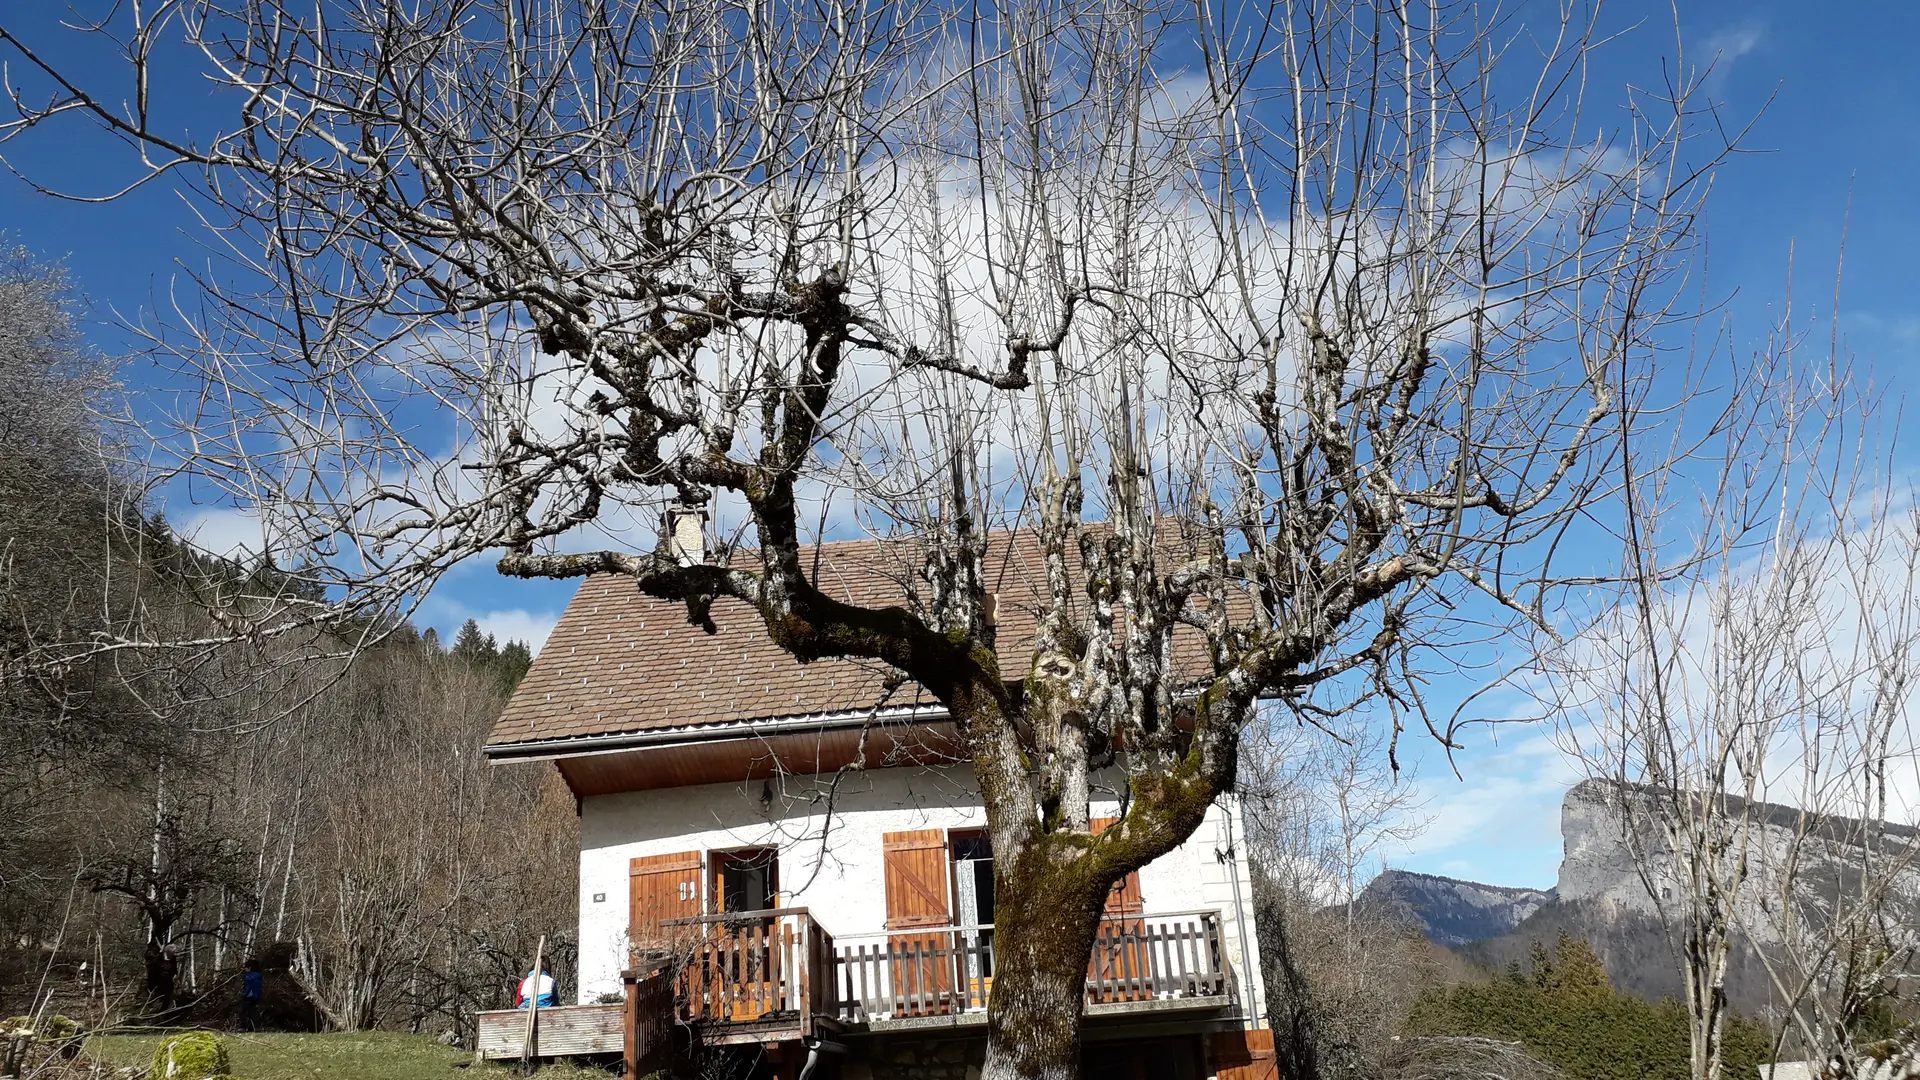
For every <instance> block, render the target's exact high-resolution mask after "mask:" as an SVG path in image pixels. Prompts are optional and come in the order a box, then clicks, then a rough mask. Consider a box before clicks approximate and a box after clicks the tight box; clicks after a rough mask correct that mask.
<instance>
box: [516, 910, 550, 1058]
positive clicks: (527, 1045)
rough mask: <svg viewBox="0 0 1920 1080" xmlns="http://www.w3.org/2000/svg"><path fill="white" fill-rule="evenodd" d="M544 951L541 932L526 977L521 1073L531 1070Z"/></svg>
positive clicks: (544, 936)
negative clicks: (525, 1012) (525, 1033)
mask: <svg viewBox="0 0 1920 1080" xmlns="http://www.w3.org/2000/svg"><path fill="white" fill-rule="evenodd" d="M546 952H547V935H545V934H541V935H540V943H539V944H537V945H535V946H534V947H533V974H532V975H529V976H528V977H527V982H528V984H529V985H528V989H529V990H530V991H531V993H529V994H528V995H527V1037H526V1038H525V1039H523V1040H522V1041H521V1043H520V1071H521V1072H523V1073H530V1072H532V1071H533V1024H534V1020H535V1018H537V1017H538V1016H539V1015H540V961H541V960H543V959H545V957H546Z"/></svg>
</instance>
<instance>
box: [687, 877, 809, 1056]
mask: <svg viewBox="0 0 1920 1080" xmlns="http://www.w3.org/2000/svg"><path fill="white" fill-rule="evenodd" d="M660 926H661V929H662V930H664V931H667V932H668V933H669V934H671V935H672V936H673V937H674V938H675V939H676V940H677V941H678V942H679V946H678V948H677V949H676V950H675V951H677V952H678V953H679V954H680V956H681V957H683V958H684V961H683V962H682V963H680V964H678V965H677V972H676V974H675V983H674V992H673V998H674V1006H675V1011H676V1012H677V1013H678V1015H679V1018H680V1020H681V1021H682V1022H684V1023H692V1022H696V1021H722V1022H728V1023H747V1022H751V1021H767V1022H773V1021H779V1020H786V1021H790V1022H792V1023H794V1024H797V1025H798V1026H799V1029H800V1034H802V1035H811V1034H813V1021H814V1019H815V1018H816V1017H820V1016H834V1015H837V1014H838V1013H839V1012H840V1004H839V998H838V996H837V994H836V993H835V990H834V971H833V969H834V945H833V935H831V934H829V933H827V931H826V930H825V929H824V928H823V927H821V925H820V924H819V923H817V922H815V921H813V917H812V916H811V915H809V914H808V913H807V909H806V908H772V909H768V910H765V911H741V912H728V913H727V914H724V915H705V916H701V917H699V918H692V919H673V920H668V921H665V922H662V923H661V924H660Z"/></svg>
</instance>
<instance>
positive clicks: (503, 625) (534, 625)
mask: <svg viewBox="0 0 1920 1080" xmlns="http://www.w3.org/2000/svg"><path fill="white" fill-rule="evenodd" d="M473 621H474V622H477V623H479V624H480V629H481V630H483V631H485V632H486V633H489V634H492V635H493V639H494V640H495V641H498V642H500V643H501V644H502V645H504V644H506V643H507V642H509V641H524V642H526V643H527V646H528V647H529V648H531V649H532V650H533V651H534V652H535V653H536V654H538V653H539V652H540V647H541V646H542V645H545V644H546V643H547V635H548V634H551V633H553V627H554V624H556V623H558V622H559V621H560V616H559V615H558V614H557V613H553V612H546V611H526V610H523V609H521V608H514V609H513V610H511V611H489V612H487V613H486V614H484V615H475V616H473Z"/></svg>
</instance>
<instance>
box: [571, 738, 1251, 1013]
mask: <svg viewBox="0 0 1920 1080" xmlns="http://www.w3.org/2000/svg"><path fill="white" fill-rule="evenodd" d="M769 793H771V796H772V797H771V798H770V799H769V798H766V796H767V795H768V794H769ZM1117 807H1118V803H1117V801H1116V800H1115V799H1112V798H1106V799H1101V798H1096V799H1095V800H1094V802H1093V808H1092V809H1093V815H1094V816H1095V817H1101V816H1110V815H1112V814H1114V813H1115V812H1116V811H1117ZM985 825H986V811H985V810H984V809H983V808H982V807H981V805H980V798H979V795H978V794H977V791H976V789H975V787H974V783H973V774H972V771H971V769H969V768H966V767H949V768H918V767H915V768H897V769H873V770H867V771H864V772H855V773H849V774H847V775H844V776H842V777H840V778H839V780H838V782H837V784H832V783H830V782H829V781H828V779H827V778H824V777H823V778H792V777H789V778H787V779H786V780H785V781H784V783H783V782H781V781H775V782H773V783H772V784H770V785H763V784H762V783H761V782H759V781H753V782H750V783H747V784H707V785H703V786H699V787H687V788H670V789H661V790H656V791H635V792H624V793H621V794H617V795H596V796H591V797H588V798H586V799H584V800H582V802H581V807H580V997H581V1000H582V1001H591V1000H593V999H594V997H595V996H597V995H599V994H601V993H608V992H614V991H618V990H619V989H620V969H621V967H622V965H623V962H624V958H625V951H626V930H627V870H628V863H629V860H631V859H634V858H638V857H641V856H646V855H664V854H669V853H672V852H678V851H702V852H706V851H714V850H725V849H728V848H739V847H775V848H778V849H779V852H780V889H781V894H782V902H783V903H784V904H787V905H790V906H804V907H807V908H809V909H810V910H811V912H812V914H813V917H814V918H815V919H816V920H818V921H819V922H820V924H821V925H823V926H825V927H826V928H827V930H828V931H829V932H831V933H832V934H833V935H834V936H835V938H836V939H837V940H844V939H846V938H849V937H852V936H855V935H859V934H868V933H879V932H880V931H882V930H884V929H885V927H886V886H885V881H884V877H883V873H882V869H883V856H882V852H881V837H882V834H884V833H889V832H899V831H903V830H907V829H936V828H937V829H966V828H980V827H983V826H985ZM823 830H824V836H823ZM1244 836H1245V830H1244V827H1243V826H1242V823H1241V822H1240V820H1239V815H1238V811H1237V809H1235V808H1233V807H1231V806H1223V805H1216V806H1214V807H1213V808H1212V809H1211V810H1209V811H1208V813H1207V820H1206V822H1205V823H1204V824H1202V825H1201V827H1200V829H1199V830H1198V831H1197V832H1195V833H1194V835H1193V836H1192V837H1191V838H1190V839H1189V840H1188V841H1187V843H1186V844H1184V845H1182V846H1181V847H1180V848H1178V849H1176V850H1174V851H1172V852H1169V853H1168V854H1167V855H1165V856H1163V857H1161V858H1160V859H1159V860H1157V861H1155V862H1154V863H1153V864H1151V865H1149V866H1147V867H1146V868H1145V869H1143V870H1142V871H1141V873H1140V892H1141V898H1142V899H1143V900H1144V902H1145V905H1146V911H1147V913H1148V914H1155V913H1161V912H1171V911H1185V910H1212V911H1219V912H1220V913H1221V916H1222V922H1223V926H1224V930H1225V933H1226V937H1227V950H1228V958H1229V960H1230V961H1231V962H1232V964H1233V966H1234V969H1235V971H1236V972H1237V973H1238V975H1239V978H1240V984H1241V988H1242V993H1243V995H1244V997H1245V1000H1244V1001H1243V1008H1244V1009H1246V1010H1247V1015H1250V1016H1263V1015H1264V1013H1265V999H1264V991H1263V988H1262V986H1261V982H1260V964H1259V953H1258V951H1257V946H1256V944H1255V942H1254V940H1253V939H1252V935H1253V912H1252V900H1253V883H1252V880H1251V878H1250V876H1249V872H1248V868H1247V862H1246V848H1245V840H1244ZM823 841H824V843H823ZM1229 852H1231V853H1232V855H1231V857H1229V855H1228V853H1229ZM1236 879H1237V884H1238V893H1237V896H1238V899H1239V901H1240V907H1239V909H1238V910H1237V912H1236V907H1235V901H1236V890H1235V885H1236ZM1243 931H1244V935H1245V938H1244V940H1243Z"/></svg>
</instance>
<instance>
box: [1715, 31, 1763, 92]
mask: <svg viewBox="0 0 1920 1080" xmlns="http://www.w3.org/2000/svg"><path fill="white" fill-rule="evenodd" d="M1766 38H1767V24H1766V23H1765V21H1763V20H1761V19H1758V18H1754V17H1752V16H1749V17H1747V18H1744V19H1741V20H1740V21H1739V22H1736V23H1732V24H1729V25H1727V26H1723V27H1721V28H1720V29H1718V30H1715V31H1714V32H1713V33H1711V34H1709V35H1707V39H1706V41H1705V42H1703V43H1702V44H1703V46H1704V49H1705V55H1704V56H1703V57H1702V58H1701V64H1700V66H1701V68H1702V69H1704V70H1707V72H1708V75H1707V85H1708V87H1709V89H1716V90H1717V89H1718V88H1719V87H1720V86H1721V85H1722V84H1724V83H1725V82H1726V79H1727V76H1728V74H1729V73H1730V72H1732V71H1733V65H1734V63H1735V61H1737V60H1739V59H1740V58H1741V57H1743V56H1746V55H1747V54H1748V53H1751V52H1753V51H1754V50H1755V49H1758V48H1759V47H1760V45H1761V43H1762V42H1764V41H1765V40H1766Z"/></svg>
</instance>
